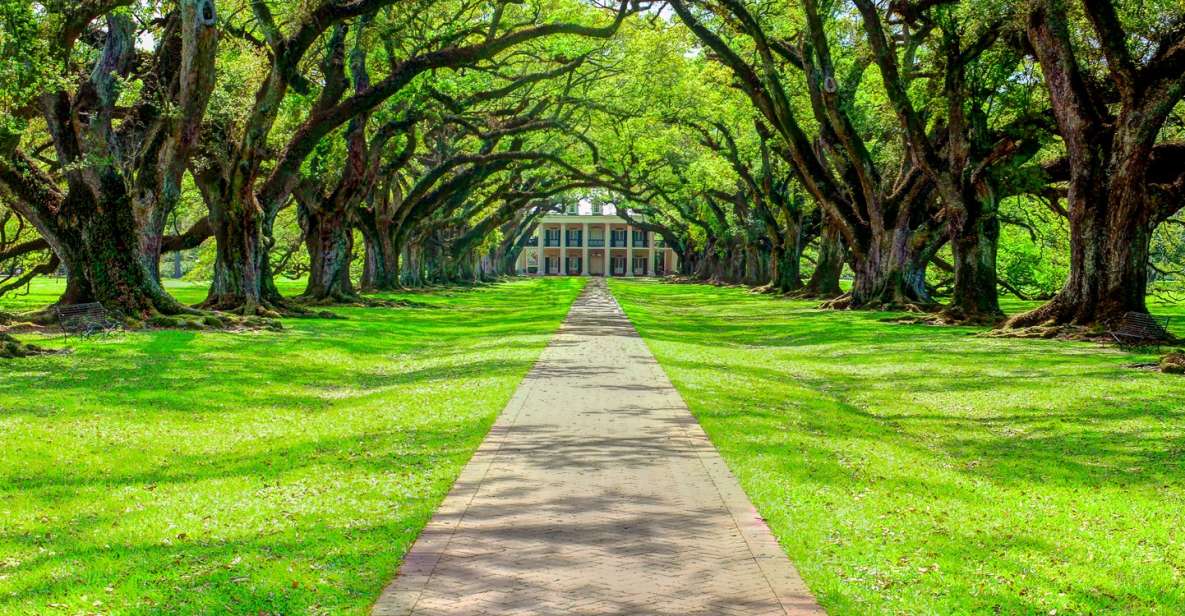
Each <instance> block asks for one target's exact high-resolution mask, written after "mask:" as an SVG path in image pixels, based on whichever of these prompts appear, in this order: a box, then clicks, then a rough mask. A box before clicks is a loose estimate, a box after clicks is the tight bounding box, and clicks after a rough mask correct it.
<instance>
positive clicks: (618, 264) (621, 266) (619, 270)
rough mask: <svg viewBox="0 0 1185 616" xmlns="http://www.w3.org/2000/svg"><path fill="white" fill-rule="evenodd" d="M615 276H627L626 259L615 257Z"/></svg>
mask: <svg viewBox="0 0 1185 616" xmlns="http://www.w3.org/2000/svg"><path fill="white" fill-rule="evenodd" d="M613 275H614V276H625V257H613Z"/></svg>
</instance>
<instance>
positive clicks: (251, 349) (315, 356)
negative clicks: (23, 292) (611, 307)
mask: <svg viewBox="0 0 1185 616" xmlns="http://www.w3.org/2000/svg"><path fill="white" fill-rule="evenodd" d="M581 286H582V283H581V282H580V281H579V280H577V279H546V280H533V281H522V282H514V283H508V284H502V285H497V286H489V287H481V288H477V289H474V290H459V291H446V292H439V293H433V294H415V295H405V296H388V298H389V299H405V300H411V301H412V302H414V304H413V307H411V308H401V309H383V310H378V309H341V310H340V311H339V312H340V313H341V314H343V315H344V316H346V317H348V320H315V319H307V320H296V321H290V322H287V323H286V325H287V326H288V327H289V329H288V330H286V331H284V332H281V333H272V332H267V333H252V334H245V335H235V334H218V333H204V332H188V331H147V332H138V333H131V334H120V335H117V336H115V337H113V338H111V339H107V340H97V341H94V342H84V343H77V342H71V343H70V344H71V345H72V346H75V347H76V350H75V352H74V353H73V354H72V355H67V356H54V357H41V358H33V359H28V360H22V361H20V362H17V363H6V364H4V365H3V366H0V613H3V614H33V613H47V612H52V611H54V610H55V609H61V610H62V611H63V612H64V613H91V612H95V613H110V612H116V613H164V614H179V613H185V614H197V613H205V614H211V613H235V614H256V613H271V614H364V613H366V612H367V611H368V610H369V608H370V605H371V604H372V603H373V601H374V599H375V598H376V597H377V596H378V593H379V591H380V590H381V589H382V587H383V585H384V584H385V583H386V582H387V581H388V580H389V579H390V578H391V577H392V575H393V574H394V572H395V570H396V568H397V566H398V564H399V561H400V559H401V558H402V556H403V554H404V552H405V551H406V550H407V548H408V547H409V546H410V544H411V541H412V540H413V539H414V538H415V536H416V534H417V533H418V532H419V530H420V528H421V527H422V526H423V525H424V523H425V522H426V521H427V519H428V517H429V516H430V515H431V513H432V511H433V509H435V507H436V505H437V504H438V503H439V502H440V500H441V499H442V498H443V497H444V494H445V493H446V492H447V490H448V488H449V486H450V484H451V483H452V481H453V480H454V479H455V477H456V476H457V474H458V473H459V472H460V469H461V466H462V465H463V464H464V463H465V461H466V460H467V459H468V458H469V455H470V454H471V453H472V452H473V450H474V449H475V448H476V447H477V445H478V443H479V442H480V441H481V439H482V438H483V436H484V435H485V433H486V430H487V429H488V428H489V426H490V424H491V423H492V422H493V420H494V417H495V415H496V414H497V412H498V411H500V410H501V409H502V407H503V405H505V403H506V402H507V400H509V398H510V396H511V394H512V393H513V391H514V388H515V387H516V386H517V385H518V382H519V381H520V380H521V379H522V377H523V375H524V374H525V373H526V372H527V370H528V369H529V368H530V366H531V364H532V363H533V362H534V360H535V358H536V357H537V356H538V354H539V352H540V351H541V349H542V348H543V346H544V345H545V343H546V342H547V340H548V339H549V338H550V336H551V334H552V333H553V332H554V330H555V329H556V327H557V326H558V325H559V323H560V320H561V318H562V317H563V315H564V314H565V313H566V312H567V310H568V306H569V305H570V304H571V302H572V300H573V299H574V298H575V296H576V294H577V293H578V291H579V289H580V287H581ZM171 290H172V291H173V292H175V293H176V294H177V296H178V297H179V298H182V299H183V300H189V301H194V300H197V299H199V298H200V297H201V295H202V294H203V293H204V286H200V285H193V286H177V287H173V288H172V289H171ZM290 290H291V289H290ZM34 291H35V293H34V294H33V295H30V296H27V297H24V298H16V297H6V298H5V300H4V301H5V304H4V306H2V307H4V308H12V307H14V306H13V305H12V301H13V300H19V301H23V302H24V303H25V305H26V306H38V305H44V304H46V303H48V302H50V301H52V299H53V297H55V296H56V295H55V294H56V293H58V292H60V288H57V287H56V285H55V284H54V283H51V282H47V281H40V282H38V283H37V284H36V285H35V287H34ZM31 391H36V392H37V393H36V395H30V392H31Z"/></svg>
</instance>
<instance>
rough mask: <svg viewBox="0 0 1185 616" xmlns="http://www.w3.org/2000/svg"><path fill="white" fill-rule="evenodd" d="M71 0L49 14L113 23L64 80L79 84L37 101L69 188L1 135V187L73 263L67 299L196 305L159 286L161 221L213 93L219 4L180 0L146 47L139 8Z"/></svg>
mask: <svg viewBox="0 0 1185 616" xmlns="http://www.w3.org/2000/svg"><path fill="white" fill-rule="evenodd" d="M75 4H77V3H75ZM67 5H69V3H67ZM67 5H62V6H60V7H58V6H55V7H51V8H48V9H46V10H47V12H51V13H60V15H58V16H57V17H60V18H61V19H62V20H63V21H64V22H67V23H69V22H71V21H72V20H78V23H75V24H74V26H75V27H79V28H80V29H86V28H89V27H90V24H91V22H92V21H94V20H97V19H102V18H105V21H106V27H105V30H104V31H103V32H102V36H101V38H99V40H100V41H101V42H102V49H101V50H100V51H99V53H98V54H97V55H95V56H94V57H93V60H94V64H93V69H92V70H91V72H90V73H89V75H88V76H87V78H85V79H83V80H81V81H78V82H77V83H76V81H75V79H74V77H73V76H71V77H70V78H69V79H64V80H62V81H61V82H60V83H61V84H62V85H63V87H73V86H74V85H75V84H76V85H77V91H76V92H71V91H68V90H66V89H62V90H58V91H53V92H45V93H42V94H41V95H40V96H39V99H38V101H39V109H40V111H41V114H42V116H43V118H44V120H45V123H46V129H47V131H48V132H49V135H50V137H51V139H52V143H53V146H54V151H55V152H56V155H57V160H56V163H57V165H58V168H59V170H60V172H61V175H62V178H61V179H64V184H65V186H66V191H65V192H64V193H63V192H62V191H61V189H60V188H59V186H60V185H61V183H60V182H59V179H58V178H51V177H49V176H48V175H47V174H45V173H44V172H42V171H41V170H40V169H39V167H38V166H37V164H36V163H34V162H33V161H32V159H31V158H29V157H28V156H26V155H25V154H24V153H22V152H21V151H20V150H19V149H17V143H15V140H5V142H4V143H0V185H3V187H4V188H5V189H6V190H5V192H7V193H8V194H9V195H10V196H11V197H12V198H11V200H10V201H11V205H12V207H13V208H14V209H16V211H18V212H19V213H20V214H21V215H22V216H23V217H24V218H26V219H28V220H29V221H30V222H32V223H33V225H34V226H36V228H37V229H38V231H39V232H40V233H41V235H42V237H43V238H45V240H46V242H47V243H48V244H49V246H50V248H51V249H52V250H53V251H54V253H55V254H56V255H57V256H58V258H59V259H60V260H61V262H62V263H63V264H64V265H65V266H66V268H67V271H68V272H69V278H68V285H67V290H66V293H65V294H64V295H63V296H62V298H61V299H60V300H59V301H60V302H61V303H80V302H90V301H98V302H101V303H103V304H104V306H106V307H107V308H108V309H110V310H112V311H115V312H118V313H121V314H123V315H124V316H126V317H128V318H133V319H142V318H146V317H151V316H155V315H160V314H168V315H171V314H178V313H182V312H187V311H188V309H187V308H185V307H184V306H182V305H181V304H180V303H178V302H177V301H176V300H174V299H173V298H172V297H170V296H169V295H168V294H167V293H165V291H164V289H163V288H162V287H161V285H160V274H159V261H160V250H161V237H162V235H163V230H164V220H165V219H167V217H168V216H169V214H170V213H171V212H172V211H173V209H174V208H175V207H176V204H177V201H178V199H179V197H180V184H181V177H182V174H183V173H184V170H185V163H186V161H187V160H188V157H189V154H190V151H191V149H192V147H193V145H194V143H195V142H196V140H197V132H198V127H199V125H200V124H201V122H202V118H203V117H204V115H205V110H206V105H207V102H208V101H209V96H210V93H211V92H212V90H213V85H214V59H215V55H216V52H217V42H218V28H217V15H216V13H215V10H214V3H213V0H180V1H179V2H177V3H176V8H175V9H170V10H168V11H167V12H165V14H164V15H162V16H161V19H160V22H159V23H160V29H159V30H154V31H153V34H154V36H155V37H156V39H155V41H156V49H155V51H154V52H153V53H143V54H141V53H139V52H138V51H137V49H136V43H137V40H138V38H137V37H138V36H139V35H140V34H141V33H139V32H138V30H137V27H136V24H135V22H134V21H133V19H132V18H131V16H130V15H127V14H126V13H123V12H120V11H113V10H110V9H107V10H100V11H95V9H96V7H80V6H70V7H68V6H67ZM92 12H95V13H96V14H92ZM79 57H84V56H83V55H79ZM87 57H89V56H87ZM133 71H136V72H137V73H138V74H140V75H144V76H145V77H144V79H143V83H142V85H141V88H140V90H139V92H138V96H128V94H129V92H128V91H126V88H125V82H126V80H127V79H128V78H129V77H130V76H131V75H132V73H133ZM55 83H56V82H55ZM125 98H130V99H131V100H130V101H125V100H124V99H125ZM129 102H130V104H129ZM162 107H165V108H168V109H169V112H168V113H162V112H161V109H162ZM117 118H126V119H125V120H124V121H123V123H120V124H117V122H116V120H117Z"/></svg>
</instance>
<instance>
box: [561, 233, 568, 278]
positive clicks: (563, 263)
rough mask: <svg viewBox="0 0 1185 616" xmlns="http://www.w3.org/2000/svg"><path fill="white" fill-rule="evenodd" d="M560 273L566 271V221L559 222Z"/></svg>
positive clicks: (565, 272)
mask: <svg viewBox="0 0 1185 616" xmlns="http://www.w3.org/2000/svg"><path fill="white" fill-rule="evenodd" d="M560 273H561V274H567V273H568V223H566V222H561V223H560Z"/></svg>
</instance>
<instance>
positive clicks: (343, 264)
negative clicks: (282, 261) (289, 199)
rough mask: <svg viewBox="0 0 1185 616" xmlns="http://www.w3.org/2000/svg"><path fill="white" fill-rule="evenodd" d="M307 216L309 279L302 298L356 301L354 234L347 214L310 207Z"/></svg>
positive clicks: (306, 239) (318, 300)
mask: <svg viewBox="0 0 1185 616" xmlns="http://www.w3.org/2000/svg"><path fill="white" fill-rule="evenodd" d="M304 215H305V217H306V224H305V230H304V233H305V246H306V247H307V249H308V252H309V281H308V285H307V286H306V287H305V291H304V294H303V295H302V298H304V299H306V300H312V301H317V302H349V301H353V300H356V299H357V297H358V294H357V292H356V291H355V290H354V284H353V282H351V280H350V261H351V256H352V255H353V250H354V234H353V231H352V229H351V228H350V227H349V225H348V223H347V220H346V213H345V212H343V211H338V210H336V209H333V210H311V211H306V212H305V214H304Z"/></svg>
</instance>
